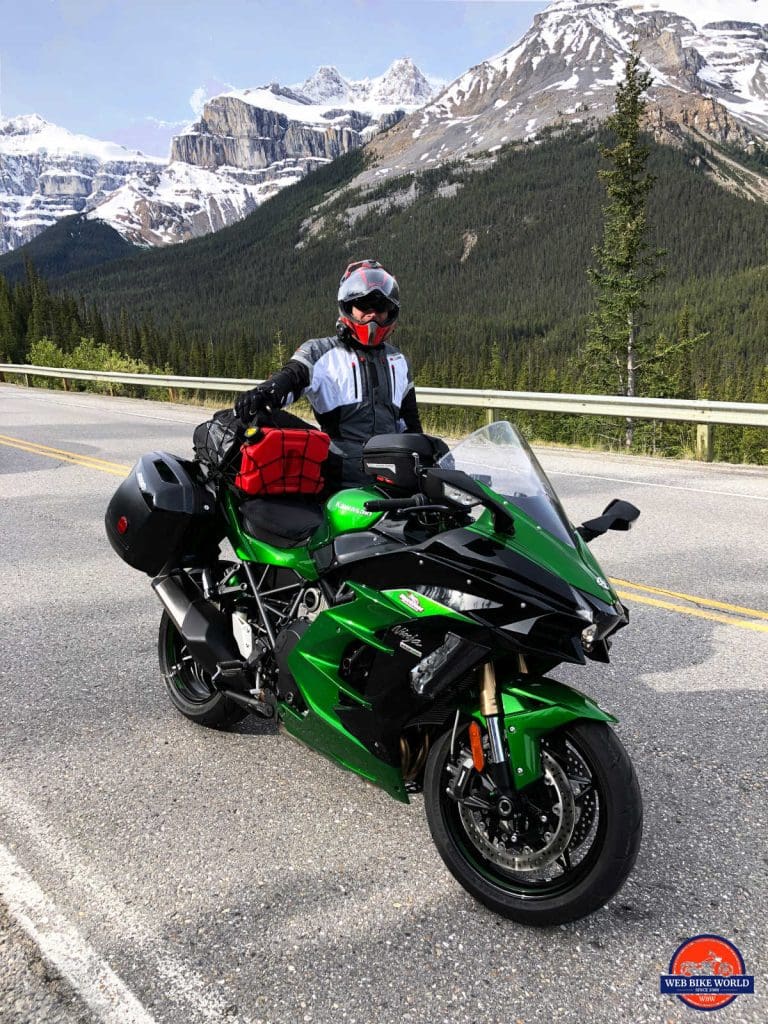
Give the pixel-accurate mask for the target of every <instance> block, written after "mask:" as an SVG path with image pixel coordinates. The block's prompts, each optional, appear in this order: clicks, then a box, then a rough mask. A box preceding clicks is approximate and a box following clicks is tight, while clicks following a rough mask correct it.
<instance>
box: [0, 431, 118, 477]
mask: <svg viewBox="0 0 768 1024" xmlns="http://www.w3.org/2000/svg"><path fill="white" fill-rule="evenodd" d="M0 444H4V445H6V446H7V447H8V448H18V450H19V451H22V452H29V454H30V455H44V456H46V457H47V458H49V459H58V460H59V461H61V462H71V463H74V464H75V465H78V466H86V467H87V468H89V469H100V470H101V471H102V472H103V473H112V474H113V475H114V476H126V475H127V474H128V472H129V471H130V468H131V467H130V466H125V465H123V464H122V463H121V462H108V461H107V460H106V459H97V458H96V457H95V456H93V455H81V454H80V453H78V452H69V451H65V450H64V449H62V448H51V447H50V446H49V445H47V444H37V443H36V442H33V441H23V440H22V439H21V438H18V437H7V436H6V435H5V434H0Z"/></svg>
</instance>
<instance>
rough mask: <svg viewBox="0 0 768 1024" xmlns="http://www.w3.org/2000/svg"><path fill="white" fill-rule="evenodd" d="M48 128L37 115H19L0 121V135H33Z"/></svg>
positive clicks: (43, 119)
mask: <svg viewBox="0 0 768 1024" xmlns="http://www.w3.org/2000/svg"><path fill="white" fill-rule="evenodd" d="M48 127H49V124H48V122H47V121H46V120H45V118H42V117H40V115H39V114H19V115H18V117H10V118H7V119H0V135H33V134H34V133H36V132H41V131H43V130H44V129H45V128H48Z"/></svg>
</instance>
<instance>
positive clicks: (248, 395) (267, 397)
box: [235, 384, 277, 423]
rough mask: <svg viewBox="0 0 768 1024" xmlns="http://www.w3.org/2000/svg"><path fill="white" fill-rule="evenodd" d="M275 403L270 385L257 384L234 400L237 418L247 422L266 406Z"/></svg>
mask: <svg viewBox="0 0 768 1024" xmlns="http://www.w3.org/2000/svg"><path fill="white" fill-rule="evenodd" d="M273 404H277V403H276V396H275V395H274V394H273V389H272V386H271V385H267V384H259V385H257V387H255V388H252V389H251V390H250V391H244V392H243V393H242V395H240V396H239V398H238V399H237V401H236V402H235V413H236V414H237V418H238V419H240V420H242V421H243V423H247V422H248V421H249V420H252V419H254V418H255V417H256V416H258V415H259V413H260V412H263V411H264V410H265V409H266V408H267V407H268V406H272V405H273Z"/></svg>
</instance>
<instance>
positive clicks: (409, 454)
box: [363, 434, 449, 494]
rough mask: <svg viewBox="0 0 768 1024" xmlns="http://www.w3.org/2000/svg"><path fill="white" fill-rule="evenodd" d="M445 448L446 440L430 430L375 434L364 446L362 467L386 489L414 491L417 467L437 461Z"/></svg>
mask: <svg viewBox="0 0 768 1024" xmlns="http://www.w3.org/2000/svg"><path fill="white" fill-rule="evenodd" d="M448 451H449V449H448V445H447V444H446V443H445V441H442V440H440V438H439V437H431V436H430V435H429V434H377V435H376V436H375V437H372V438H371V439H370V441H367V442H366V444H365V446H364V447H363V470H364V471H365V472H366V473H368V474H369V475H370V476H373V477H375V478H376V483H377V484H378V485H379V486H380V487H383V488H384V489H385V490H393V491H402V492H403V493H405V494H413V493H414V492H415V491H417V490H418V489H419V470H420V469H425V468H427V467H429V466H434V465H436V464H437V460H438V459H440V458H441V457H442V456H443V455H445V454H447V452H448Z"/></svg>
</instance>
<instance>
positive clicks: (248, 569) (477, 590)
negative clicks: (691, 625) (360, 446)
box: [106, 421, 642, 925]
mask: <svg viewBox="0 0 768 1024" xmlns="http://www.w3.org/2000/svg"><path fill="white" fill-rule="evenodd" d="M278 433H280V432H279V431H278ZM315 433H317V432H315ZM315 440H317V438H315ZM213 448H214V453H213V454H212V452H211V450H210V448H206V447H205V446H202V448H201V447H200V446H198V448H197V457H196V458H195V459H194V460H184V459H181V458H179V457H177V456H173V455H170V454H168V453H165V452H152V453H149V454H147V455H144V456H143V457H142V458H141V459H140V460H139V462H138V463H137V465H136V466H135V467H134V469H133V471H132V473H131V474H130V476H129V477H128V478H126V480H125V481H124V482H123V483H122V484H121V485H120V487H119V488H118V490H117V492H116V494H115V496H114V497H113V499H112V501H111V502H110V505H109V508H108V510H107V514H106V528H107V534H108V537H109V539H110V542H111V543H112V546H113V547H114V549H115V550H116V551H117V553H118V554H119V555H120V556H121V557H122V558H123V559H124V560H125V561H126V562H128V563H129V564H130V565H133V566H134V567H135V568H137V569H140V570H141V571H144V572H146V573H147V574H149V575H150V576H153V577H154V579H153V581H152V587H153V589H154V591H155V593H156V594H157V596H158V598H159V599H160V601H161V603H162V605H163V608H164V611H163V615H162V619H161V623H160V634H159V657H160V667H161V670H162V673H163V677H164V679H165V684H166V687H167V690H168V695H169V697H170V700H171V702H172V703H173V705H174V707H175V708H176V709H177V710H178V711H180V712H181V714H183V715H185V716H186V717H187V718H188V719H190V720H192V721H194V722H197V723H199V724H200V725H205V726H213V727H217V728H226V727H227V726H230V725H232V724H233V723H235V722H237V721H238V720H240V719H241V718H242V717H243V716H245V715H247V714H249V713H253V714H257V715H260V716H263V717H267V718H277V719H278V720H279V721H280V722H281V723H282V725H283V727H284V728H285V729H286V730H287V731H288V732H289V733H290V734H291V735H292V736H294V737H295V738H296V739H298V740H301V741H302V742H303V743H305V744H306V745H307V746H309V747H312V748H313V749H315V750H317V751H319V752H320V753H322V754H324V755H325V756H326V757H328V758H330V759H331V760H332V761H334V762H336V763H337V764H338V765H340V766H341V767H343V768H346V769H348V770H350V771H352V772H355V773H356V774H357V775H360V776H362V778H364V779H366V780H367V781H369V782H372V783H374V784H376V785H377V786H380V787H381V788H382V789H384V790H385V791H386V792H387V793H389V794H390V796H392V797H394V799H396V800H400V801H402V802H406V803H407V802H408V801H409V800H410V798H411V796H412V795H413V794H415V793H419V792H422V793H423V796H424V803H425V808H426V815H427V820H428V822H429V827H430V830H431V833H432V838H433V840H434V842H435V844H436V846H437V849H438V850H439V852H440V855H441V857H442V858H443V860H444V861H445V864H446V866H447V867H448V869H449V871H450V872H451V873H452V874H453V875H454V877H455V878H456V879H457V880H458V882H459V883H460V884H461V885H462V886H464V888H465V889H467V890H468V891H469V892H470V893H472V895H473V896H475V897H476V898H477V899H479V900H480V901H481V902H482V903H484V904H485V905H486V906H488V907H490V908H491V909H492V910H494V911H496V912H497V913H499V914H502V915H504V916H506V917H509V918H512V919H514V920H516V921H521V922H524V923H526V924H533V925H553V924H560V923H562V922H565V921H570V920H573V919H575V918H578V917H581V916H583V915H585V914H588V913H590V912H591V911H593V910H596V909H597V908H598V907H600V906H602V905H603V904H604V903H605V902H606V901H607V900H609V899H610V898H611V897H612V896H614V895H615V893H616V892H617V891H618V890H619V888H620V887H621V885H622V884H623V883H624V881H625V880H626V878H627V876H628V875H629V873H630V871H631V870H632V867H633V864H634V862H635V859H636V856H637V852H638V848H639V845H640V838H641V831H642V803H641V797H640V791H639V787H638V783H637V779H636V776H635V772H634V770H633V767H632V764H631V762H630V760H629V757H628V755H627V753H626V751H625V749H624V747H623V746H622V744H621V743H620V741H619V740H618V738H617V737H616V735H615V733H614V732H613V730H612V729H611V723H612V722H614V721H615V719H614V718H613V717H612V716H611V715H609V714H608V713H606V712H604V711H602V710H601V709H600V708H599V707H598V706H597V704H596V703H594V702H593V701H592V700H590V699H589V698H588V697H587V696H585V695H583V694H581V693H580V692H578V691H577V690H574V689H572V688H571V687H569V686H566V685H564V684H563V683H560V682H557V681H556V680H555V679H553V678H551V677H550V676H549V673H550V672H551V671H552V669H554V668H555V666H556V665H558V664H560V663H562V662H570V663H579V664H585V663H586V660H587V659H591V660H593V661H602V662H605V661H607V660H608V651H609V647H610V643H611V637H612V634H614V633H615V632H616V631H617V630H618V629H620V628H621V627H623V626H624V625H626V623H627V621H628V615H627V611H626V609H625V608H624V607H623V606H622V604H621V602H620V601H619V600H618V598H617V596H616V594H615V593H614V591H613V590H612V588H611V586H610V584H609V582H608V581H607V580H606V578H605V576H604V575H603V573H602V570H601V569H600V566H599V565H598V564H597V562H596V560H595V558H594V557H593V555H592V553H591V552H590V550H589V548H588V547H587V542H588V541H589V540H591V539H593V538H594V537H596V536H598V535H599V534H601V533H604V532H605V531H606V530H608V529H628V528H629V526H630V524H631V522H632V521H633V520H634V519H635V518H636V517H637V515H638V514H639V513H638V510H637V509H636V508H634V506H632V505H629V504H628V503H627V502H621V501H614V502H612V503H611V504H610V505H609V506H608V508H607V509H606V510H605V511H604V513H603V514H602V515H601V516H600V517H598V518H597V519H594V520H590V521H588V522H586V523H584V524H582V525H581V526H579V527H576V528H574V527H573V526H572V525H571V523H570V522H569V520H568V518H567V516H566V515H565V513H564V511H563V509H562V507H561V505H560V502H559V500H558V498H557V496H556V494H555V492H554V490H553V488H552V486H551V484H550V483H549V481H548V480H547V478H546V476H545V474H544V473H543V471H542V469H541V467H540V466H539V464H538V462H537V460H536V458H535V456H534V455H533V453H532V452H531V450H530V448H529V447H528V445H527V444H526V442H525V440H524V439H523V438H522V437H521V436H520V434H519V433H518V432H517V430H516V429H515V428H514V427H513V426H512V425H511V424H509V423H507V422H503V421H502V422H496V423H493V424H491V425H489V426H488V427H486V428H484V429H482V430H479V431H477V432H475V433H474V434H471V435H470V436H469V437H468V438H467V439H466V440H464V441H463V442H462V443H460V444H459V445H458V446H457V447H455V448H454V449H453V450H452V451H447V449H446V447H445V446H444V445H442V446H441V445H440V444H439V443H436V442H435V439H433V438H429V437H427V436H426V435H413V434H397V435H383V436H380V437H376V438H373V439H372V440H371V441H370V442H368V444H367V445H366V447H365V450H364V456H363V462H364V467H365V469H366V471H367V472H368V473H369V474H370V478H371V485H370V486H368V487H359V488H355V489H348V490H343V491H340V492H338V493H336V494H333V495H332V496H331V497H330V498H328V499H327V500H326V501H324V502H322V503H321V502H319V501H316V500H312V498H311V497H308V496H307V495H304V494H283V495H282V496H272V495H270V494H266V495H264V494H262V495H261V496H257V497H254V496H252V495H248V494H244V493H243V482H244V479H245V478H244V476H243V475H242V473H241V475H240V476H237V477H234V476H233V473H232V472H227V471H226V464H227V459H228V458H230V465H231V455H230V456H227V457H224V456H223V455H222V450H223V449H222V447H221V446H219V447H218V448H217V447H216V446H215V445H214V446H213ZM238 448H239V446H235V447H232V446H230V452H231V451H236V450H238ZM252 462H253V460H252ZM258 462H259V459H258V458H256V463H255V464H258ZM257 470H258V465H257ZM315 478H316V477H315ZM315 478H313V479H315ZM223 541H228V544H229V546H230V547H231V553H230V556H229V557H225V556H223V555H222V542H223Z"/></svg>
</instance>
